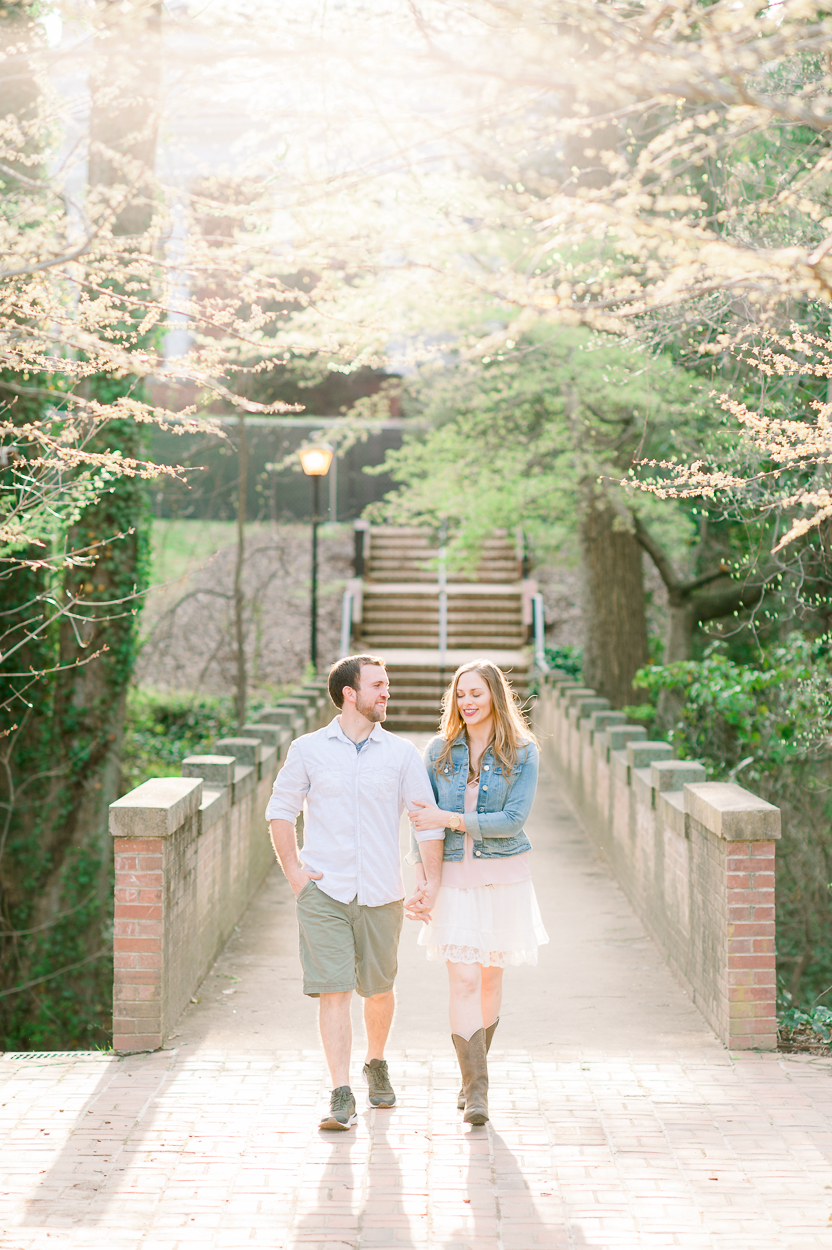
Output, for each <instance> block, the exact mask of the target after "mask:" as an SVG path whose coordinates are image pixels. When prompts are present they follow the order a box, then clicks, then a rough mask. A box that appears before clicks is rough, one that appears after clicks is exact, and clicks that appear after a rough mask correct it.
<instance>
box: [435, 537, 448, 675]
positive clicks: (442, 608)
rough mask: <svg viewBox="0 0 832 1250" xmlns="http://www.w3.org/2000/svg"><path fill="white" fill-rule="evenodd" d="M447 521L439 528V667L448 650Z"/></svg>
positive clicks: (443, 662)
mask: <svg viewBox="0 0 832 1250" xmlns="http://www.w3.org/2000/svg"><path fill="white" fill-rule="evenodd" d="M447 533H448V526H447V522H445V521H443V522H442V525H441V526H440V529H439V542H440V547H439V572H438V576H437V582H438V587H439V667H440V668H444V667H445V655H446V652H447V650H448V560H447V555H448V551H447V547H446V545H445V544H446V541H447Z"/></svg>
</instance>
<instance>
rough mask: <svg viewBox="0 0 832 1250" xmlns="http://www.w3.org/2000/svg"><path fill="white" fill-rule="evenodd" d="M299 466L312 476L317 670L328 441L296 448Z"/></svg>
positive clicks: (312, 623) (312, 628) (312, 652)
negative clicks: (320, 535)
mask: <svg viewBox="0 0 832 1250" xmlns="http://www.w3.org/2000/svg"><path fill="white" fill-rule="evenodd" d="M298 455H299V456H300V463H301V468H302V469H303V471H304V473H305V474H306V476H307V477H311V478H312V596H311V602H310V604H309V658H310V660H311V661H312V668H313V670H314V671H315V672H316V673H317V671H318V522H319V520H320V517H319V515H318V514H319V512H320V480H321V478H322V477H326V475H327V473H328V472H329V466H330V465H331V464H332V447H331V446H330V444H329V443H307V444H306V445H305V446H304V447H300V448H299V449H298Z"/></svg>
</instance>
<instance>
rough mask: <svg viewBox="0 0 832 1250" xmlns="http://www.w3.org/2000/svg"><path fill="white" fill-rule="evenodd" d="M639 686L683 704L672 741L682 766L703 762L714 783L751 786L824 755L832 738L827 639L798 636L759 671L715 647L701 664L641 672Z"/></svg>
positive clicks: (767, 656)
mask: <svg viewBox="0 0 832 1250" xmlns="http://www.w3.org/2000/svg"><path fill="white" fill-rule="evenodd" d="M635 684H636V685H637V686H639V687H641V688H643V689H645V690H648V691H650V693H651V694H652V695H653V696H654V697H655V696H657V695H658V694H659V693H660V692H661V691H668V692H672V693H675V694H677V695H678V696H680V700H681V706H680V709H679V714H678V716H677V717H676V718H675V719H674V722H673V724H672V725H671V727H670V729H669V732H668V734H667V738H668V741H669V742H671V743H672V745H673V748H674V751H675V752H676V753H677V754H678V756H679V758H680V759H698V760H701V761H702V763H703V764H704V765H705V767H706V769H707V770H708V774H709V776H713V777H719V778H723V777H725V776H728V777H730V778H731V779H732V780H733V779H734V778H735V777H736V776H737V775H738V774H739V773H740V772H742V773H743V774H744V775H743V784H745V785H749V784H754V783H759V782H761V781H762V780H763V778H764V777H766V776H768V777H773V776H775V775H776V774H777V772H778V770H780V769H782V768H784V767H787V766H788V765H789V764H791V763H793V762H795V761H797V760H806V759H812V758H816V757H817V756H818V755H820V754H823V753H824V751H825V749H826V743H827V742H828V739H829V735H830V732H831V731H832V658H830V655H829V639H828V638H826V637H822V638H818V639H812V640H810V639H808V638H807V637H806V636H805V635H803V634H800V633H798V632H794V633H791V634H790V635H789V636H788V638H787V639H786V641H785V642H784V643H783V644H781V645H778V646H773V647H769V648H767V649H765V650H764V651H762V652H761V653H760V658H759V662H758V663H757V664H756V665H751V664H740V663H737V662H736V661H735V660H732V659H730V658H729V656H728V654H727V650H726V647H725V644H724V643H714V644H712V645H711V646H710V647H709V648H708V649H707V650H706V652H705V655H704V658H703V659H701V660H683V661H679V662H678V663H675V664H667V665H664V664H654V665H650V666H648V667H647V668H644V669H642V670H641V671H640V672H639V674H638V676H637V677H636V682H635ZM654 707H655V705H651V708H654ZM627 710H628V711H634V709H627ZM642 719H643V717H642Z"/></svg>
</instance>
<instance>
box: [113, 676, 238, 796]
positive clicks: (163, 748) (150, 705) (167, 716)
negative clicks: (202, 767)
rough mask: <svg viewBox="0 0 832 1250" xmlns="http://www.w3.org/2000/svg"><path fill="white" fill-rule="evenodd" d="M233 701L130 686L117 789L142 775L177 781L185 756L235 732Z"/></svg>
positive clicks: (125, 787) (129, 786)
mask: <svg viewBox="0 0 832 1250" xmlns="http://www.w3.org/2000/svg"><path fill="white" fill-rule="evenodd" d="M236 724H237V723H236V718H235V712H234V700H233V698H231V697H227V698H216V697H214V696H211V695H200V696H197V697H196V698H194V696H193V695H191V694H188V693H184V692H183V693H170V692H168V691H164V692H160V691H153V690H147V689H144V688H138V687H135V686H134V687H132V688H131V690H130V692H129V694H128V698H127V716H126V719H125V725H124V738H123V741H122V747H121V778H122V790H123V791H127V790H132V789H134V788H135V787H136V786H139V785H141V784H142V782H143V781H147V779H148V777H178V776H180V775H181V772H182V761H183V759H185V757H186V756H187V755H194V754H196V753H202V752H205V751H210V750H211V748H212V746H213V744H214V742H215V741H216V740H217V739H218V738H225V737H229V736H231V735H233V734H234V733H235V732H236Z"/></svg>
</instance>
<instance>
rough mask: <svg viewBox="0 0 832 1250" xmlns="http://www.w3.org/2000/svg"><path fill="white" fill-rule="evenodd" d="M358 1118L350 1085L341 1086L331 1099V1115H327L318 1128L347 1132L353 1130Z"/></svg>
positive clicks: (333, 1092) (335, 1090)
mask: <svg viewBox="0 0 832 1250" xmlns="http://www.w3.org/2000/svg"><path fill="white" fill-rule="evenodd" d="M357 1119H358V1116H357V1115H356V1114H355V1098H354V1097H353V1093H352V1090H351V1089H350V1087H349V1085H339V1086H338V1088H337V1089H334V1090H333V1091H332V1094H331V1095H330V1099H329V1115H325V1116H324V1117H323V1119H322V1120H321V1122H320V1124H319V1125H318V1128H333V1129H336V1130H338V1131H339V1132H345V1131H346V1130H347V1129H348V1128H352V1126H353V1124H355V1122H356V1120H357Z"/></svg>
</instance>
